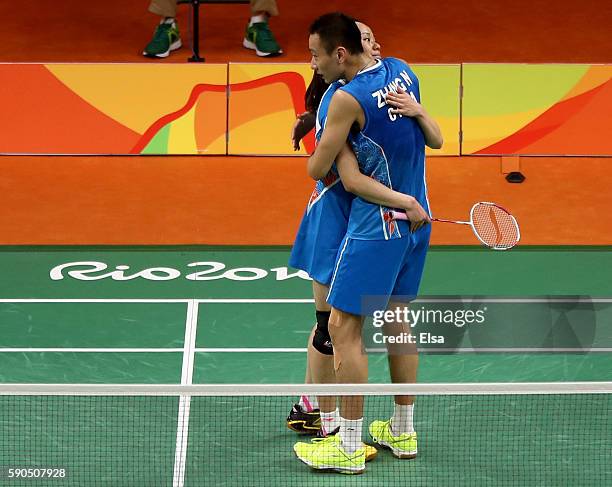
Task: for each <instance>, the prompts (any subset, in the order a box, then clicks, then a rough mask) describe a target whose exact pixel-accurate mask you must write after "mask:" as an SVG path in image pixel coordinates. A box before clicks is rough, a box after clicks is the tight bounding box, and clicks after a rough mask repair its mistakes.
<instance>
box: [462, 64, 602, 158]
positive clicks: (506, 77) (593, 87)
mask: <svg viewBox="0 0 612 487" xmlns="http://www.w3.org/2000/svg"><path fill="white" fill-rule="evenodd" d="M463 90H464V92H463V97H464V98H463V112H462V114H463V145H462V153H463V154H479V155H494V154H535V155H546V154H549V155H612V137H610V128H611V127H612V66H609V65H608V66H604V65H594V66H590V65H581V64H574V65H562V64H561V65H560V64H532V65H527V64H465V65H464V66H463Z"/></svg>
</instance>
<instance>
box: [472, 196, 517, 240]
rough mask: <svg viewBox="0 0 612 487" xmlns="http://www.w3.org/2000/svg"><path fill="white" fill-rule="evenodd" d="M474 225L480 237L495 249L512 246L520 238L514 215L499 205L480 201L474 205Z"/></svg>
mask: <svg viewBox="0 0 612 487" xmlns="http://www.w3.org/2000/svg"><path fill="white" fill-rule="evenodd" d="M472 225H473V228H474V232H475V233H476V234H477V236H478V238H480V240H481V241H482V242H483V243H484V244H485V245H487V246H488V247H491V248H493V249H498V250H505V249H509V248H512V247H514V246H515V245H516V244H517V242H518V240H519V238H520V233H519V228H518V225H517V223H516V220H515V219H514V217H513V216H512V215H510V214H509V213H508V212H507V211H506V210H504V209H503V208H500V207H499V206H497V205H493V204H489V203H478V204H477V205H476V206H474V208H473V209H472Z"/></svg>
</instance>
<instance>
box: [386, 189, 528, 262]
mask: <svg viewBox="0 0 612 487" xmlns="http://www.w3.org/2000/svg"><path fill="white" fill-rule="evenodd" d="M390 217H391V219H393V220H408V217H407V216H406V213H404V212H402V211H392V212H391V214H390ZM431 220H432V221H434V222H442V223H456V224H458V225H469V226H470V227H472V231H473V232H474V235H476V237H477V238H478V240H480V241H481V242H482V244H483V245H486V246H487V247H489V248H491V249H493V250H508V249H511V248H512V247H514V246H515V245H516V244H517V243H518V241H519V240H520V239H521V231H520V229H519V226H518V223H517V222H516V219H515V218H514V217H513V216H512V215H511V214H510V212H509V211H508V210H506V209H504V208H502V207H501V206H499V205H496V204H495V203H489V202H486V201H481V202H479V203H476V204H475V205H474V206H472V209H471V210H470V221H469V222H463V221H456V220H444V219H442V218H432V219H431Z"/></svg>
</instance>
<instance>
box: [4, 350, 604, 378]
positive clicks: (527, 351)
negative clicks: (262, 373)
mask: <svg viewBox="0 0 612 487" xmlns="http://www.w3.org/2000/svg"><path fill="white" fill-rule="evenodd" d="M418 350H419V352H424V353H449V352H451V353H452V352H459V353H530V352H531V353H537V352H557V353H574V352H607V353H610V352H612V348H606V347H590V348H587V347H584V348H561V347H558V348H552V347H551V348H542V347H533V348H528V347H523V348H501V347H500V348H496V347H482V348H473V347H459V348H419V349H418ZM5 352H7V353H30V352H31V353H45V352H48V353H51V352H60V353H61V352H68V353H183V354H184V353H185V349H184V348H34V347H30V348H28V347H20V348H15V347H13V348H10V347H6V348H2V347H0V353H5ZM196 352H197V353H275V352H276V353H306V352H307V349H306V348H284V347H274V348H253V347H245V348H229V347H228V348H221V347H217V348H206V347H204V348H194V349H193V351H192V352H191V353H193V354H195V353H196ZM366 352H374V353H384V352H385V349H384V348H367V349H366ZM192 361H193V359H192ZM183 370H188V371H190V372H191V373H193V369H189V368H187V369H185V368H184V369H183Z"/></svg>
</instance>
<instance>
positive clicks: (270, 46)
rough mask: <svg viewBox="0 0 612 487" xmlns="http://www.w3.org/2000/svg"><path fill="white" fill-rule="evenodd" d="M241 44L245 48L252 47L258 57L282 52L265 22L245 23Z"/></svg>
mask: <svg viewBox="0 0 612 487" xmlns="http://www.w3.org/2000/svg"><path fill="white" fill-rule="evenodd" d="M242 45H243V46H244V47H246V48H247V49H253V50H254V51H255V52H256V53H257V55H258V56H260V57H266V56H269V57H272V56H280V55H281V54H282V53H283V50H282V49H281V47H280V46H279V45H278V42H276V39H275V38H274V34H272V31H271V30H270V27H268V23H267V22H255V23H254V24H253V25H247V28H246V33H245V35H244V40H243V41H242Z"/></svg>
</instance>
